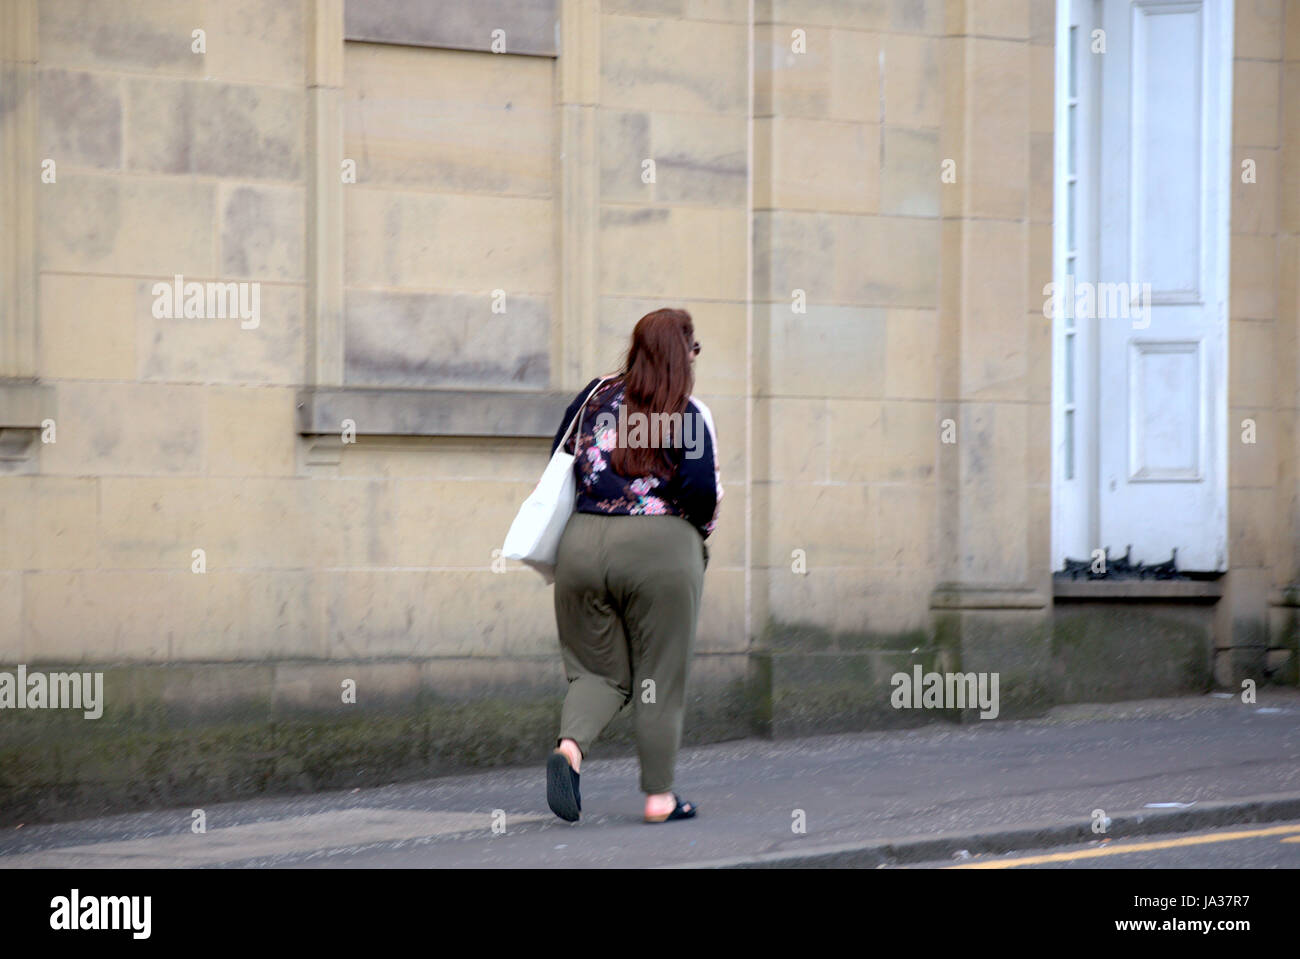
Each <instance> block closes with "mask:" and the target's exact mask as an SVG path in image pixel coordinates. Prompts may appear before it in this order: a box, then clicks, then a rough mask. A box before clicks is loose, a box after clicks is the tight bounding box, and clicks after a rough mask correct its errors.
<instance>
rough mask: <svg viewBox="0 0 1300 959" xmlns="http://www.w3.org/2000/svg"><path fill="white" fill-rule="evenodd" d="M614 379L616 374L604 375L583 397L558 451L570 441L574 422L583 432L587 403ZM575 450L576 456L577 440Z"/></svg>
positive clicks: (579, 430) (562, 449) (557, 448)
mask: <svg viewBox="0 0 1300 959" xmlns="http://www.w3.org/2000/svg"><path fill="white" fill-rule="evenodd" d="M612 379H614V376H602V377H601V378H600V380H599V381H598V382H597V383H596V385H595V386H593V387H592V388H591V391H590V392H588V393H587V395H586V396H584V397H583V398H582V405H581V406H579V407H578V412H577V414H576V415H575V416H574V417H573V419H571V420H569V428H568V429H566V430H565V431H564V439H562V440H560V445H559V446H557V447H556V450H557V451H559V452H563V451H564V444H565V443H567V442H569V434H570V433H572V432H573V424H574V423H577V424H578V433H579V434H581V433H582V414H583V413H585V412H586V411H587V404H588V403H590V402H591V398H592V397H593V396H594V395H595V394H596V391H597V390H598V389H600V388H601V386H602V385H603V384H604V383H606V382H608V381H609V380H612ZM573 452H574V455H575V456H576V455H577V452H578V444H577V442H576V441H575V442H574V444H573Z"/></svg>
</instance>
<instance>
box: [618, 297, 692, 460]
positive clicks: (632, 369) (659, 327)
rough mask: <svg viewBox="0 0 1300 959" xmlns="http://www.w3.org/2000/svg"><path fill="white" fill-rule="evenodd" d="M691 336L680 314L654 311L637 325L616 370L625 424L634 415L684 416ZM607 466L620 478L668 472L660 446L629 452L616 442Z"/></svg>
mask: <svg viewBox="0 0 1300 959" xmlns="http://www.w3.org/2000/svg"><path fill="white" fill-rule="evenodd" d="M694 338H695V323H694V321H692V320H691V315H690V314H689V313H687V312H686V311H685V310H673V309H662V310H654V311H653V312H650V313H647V314H646V315H645V316H643V317H641V319H640V320H638V321H637V324H636V327H635V328H634V329H633V330H632V343H631V345H630V346H629V347H628V350H627V360H626V362H625V363H624V364H623V370H622V372H621V379H622V381H623V404H624V405H625V406H626V407H627V412H628V418H629V420H630V419H631V416H632V414H634V413H641V414H644V415H646V416H650V415H653V414H655V413H667V414H672V413H685V412H686V403H687V399H688V398H689V397H690V395H691V391H692V390H693V389H694V388H695V370H694V369H692V367H691V345H692V343H693V341H694ZM678 439H679V440H680V437H679V438H678ZM610 465H611V466H612V467H613V468H614V472H616V473H618V474H619V475H620V476H625V477H628V478H632V479H635V478H636V477H640V476H657V477H658V478H659V479H663V480H666V479H668V478H670V477H671V476H672V475H673V470H674V466H673V462H672V460H671V459H669V456H668V450H667V448H666V447H665V446H663V445H661V446H660V448H655V447H653V446H641V447H635V448H629V447H626V446H624V445H622V444H619V445H618V446H616V447H615V448H614V450H613V451H612V452H611V454H610Z"/></svg>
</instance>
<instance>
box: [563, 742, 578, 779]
mask: <svg viewBox="0 0 1300 959" xmlns="http://www.w3.org/2000/svg"><path fill="white" fill-rule="evenodd" d="M560 752H562V753H564V758H565V759H567V760H568V761H569V765H570V766H572V767H573V771H574V772H575V773H580V772H582V769H581V768H579V767H581V766H582V750H581V749H579V748H578V744H577V743H575V742H574V741H573V740H572V739H561V740H560Z"/></svg>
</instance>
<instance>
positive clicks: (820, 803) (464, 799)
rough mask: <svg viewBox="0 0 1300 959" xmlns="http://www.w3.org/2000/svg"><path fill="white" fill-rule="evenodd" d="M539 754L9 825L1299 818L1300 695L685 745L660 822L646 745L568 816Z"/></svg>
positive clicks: (360, 844) (610, 845)
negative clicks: (674, 793) (323, 786)
mask: <svg viewBox="0 0 1300 959" xmlns="http://www.w3.org/2000/svg"><path fill="white" fill-rule="evenodd" d="M688 721H689V719H688ZM543 759H544V757H540V756H539V757H538V761H537V763H536V764H535V765H534V766H530V767H527V768H510V769H499V770H493V771H488V772H481V773H476V774H472V775H463V776H453V777H446V778H442V779H436V780H429V781H425V782H419V783H410V784H395V785H391V786H386V787H382V788H375V789H357V790H351V791H348V792H338V793H320V794H313V795H308V796H301V797H289V798H281V799H263V800H256V801H250V802H237V803H225V804H213V805H211V806H210V807H206V808H204V809H203V810H202V812H203V819H204V825H205V831H204V832H201V833H199V832H195V831H194V829H193V828H192V824H193V822H194V821H195V817H194V810H192V809H188V808H187V809H179V810H168V811H160V812H148V813H140V814H133V815H125V816H114V817H107V818H103V819H96V820H86V821H81V822H73V823H61V824H54V825H40V826H26V827H20V828H9V829H6V830H4V832H3V835H2V836H0V868H24V867H36V868H57V867H82V868H84V867H91V868H94V867H119V868H120V867H132V866H162V867H212V866H299V867H387V866H393V867H489V868H491V867H497V868H499V867H507V868H508V867H542V868H557V867H566V866H576V867H610V866H613V867H629V866H630V867H651V866H701V865H745V864H752V865H763V864H766V865H777V866H780V865H863V866H869V865H877V864H882V863H888V862H924V861H930V860H934V859H943V858H947V857H949V856H950V855H951V854H952V853H953V852H955V851H956V850H959V849H968V850H970V851H973V852H978V851H1010V850H1014V849H1042V848H1050V847H1052V846H1057V845H1065V844H1070V843H1078V842H1079V841H1080V840H1087V839H1088V838H1090V837H1092V836H1094V835H1098V834H1094V833H1092V830H1091V825H1092V823H1093V822H1101V821H1105V820H1109V822H1108V824H1107V830H1108V833H1107V834H1108V835H1110V836H1111V837H1117V836H1135V835H1154V834H1156V833H1159V832H1172V831H1178V830H1180V829H1197V828H1209V827H1212V826H1218V825H1223V824H1227V823H1234V822H1268V821H1284V820H1288V819H1290V820H1294V819H1296V818H1300V691H1295V690H1269V691H1264V692H1261V694H1260V696H1259V701H1258V702H1257V703H1254V704H1243V703H1242V702H1241V701H1240V699H1239V698H1238V697H1235V696H1232V697H1226V696H1222V695H1220V696H1214V695H1211V696H1197V697H1186V698H1180V699H1167V700H1144V701H1139V702H1130V703H1116V704H1106V705H1097V706H1068V707H1058V708H1056V709H1054V710H1052V712H1051V713H1049V714H1048V716H1046V717H1045V718H1042V719H1036V720H1020V721H992V722H984V723H976V724H973V725H963V726H955V725H952V724H947V723H943V724H935V725H931V726H927V727H924V728H920V729H912V730H905V731H891V732H874V733H857V734H841V735H834V736H820V737H812V738H807V739H799V740H784V741H779V742H768V741H763V740H743V741H736V742H730V743H722V744H715V745H711V746H706V747H701V748H696V749H690V750H684V751H683V753H682V755H681V757H680V759H679V764H678V791H679V792H680V793H681V794H682V795H683V796H685V797H686V798H689V799H692V800H694V801H695V802H696V803H697V804H698V805H699V807H700V814H699V816H698V818H697V819H695V820H692V821H687V822H677V823H668V824H664V825H656V826H651V825H646V824H644V823H642V822H641V819H640V816H641V801H642V799H641V796H640V794H639V793H637V792H636V787H637V768H636V762H635V760H633V759H611V760H601V759H600V758H599V756H598V755H597V756H593V757H592V758H590V759H589V760H588V762H586V763H585V764H584V765H583V774H582V799H583V818H582V820H581V821H580V822H578V823H576V824H572V825H570V824H567V823H564V822H562V821H560V820H558V819H556V818H555V817H554V816H553V815H551V813H550V812H549V811H548V810H547V808H546V800H545V793H544V782H545V775H544V769H543ZM1097 810H1101V814H1100V815H1098V814H1097V812H1096V811H1097ZM801 824H802V826H803V827H804V830H805V831H803V832H797V831H796V829H797V828H798V827H799V826H800V825H801Z"/></svg>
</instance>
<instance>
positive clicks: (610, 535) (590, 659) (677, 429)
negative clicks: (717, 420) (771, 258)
mask: <svg viewBox="0 0 1300 959" xmlns="http://www.w3.org/2000/svg"><path fill="white" fill-rule="evenodd" d="M699 352H700V344H699V343H698V342H696V340H695V327H694V323H693V322H692V320H691V316H690V314H689V313H687V312H686V311H685V310H670V309H663V310H655V311H654V312H651V313H647V314H646V315H645V316H643V317H642V318H641V319H640V321H638V323H637V325H636V328H635V329H634V330H633V331H632V342H631V345H630V346H629V348H628V353H627V360H626V362H625V364H624V366H623V369H622V370H621V371H620V372H618V373H616V374H613V375H611V376H608V377H600V378H597V379H595V380H592V381H591V382H590V383H588V384H587V386H586V387H584V388H583V390H582V392H581V393H579V394H578V396H577V397H575V399H574V401H573V403H572V404H570V406H569V408H568V410H567V411H566V412H565V415H564V421H563V422H562V423H561V424H560V428H559V431H558V432H557V433H556V435H555V441H554V443H553V444H552V447H551V452H552V453H554V452H555V450H556V449H557V448H558V447H559V445H560V443H561V442H564V443H565V449H566V451H572V452H573V453H574V454H575V459H574V472H575V479H576V484H577V501H576V503H575V504H574V508H575V512H574V514H573V515H572V516H571V517H570V519H569V522H568V525H567V526H566V527H565V529H564V535H563V537H562V538H561V539H560V546H559V553H558V555H557V558H556V566H555V622H556V626H557V627H558V629H559V634H560V648H561V652H562V653H563V656H564V667H565V675H566V676H567V678H568V681H569V689H568V693H567V695H566V696H565V699H564V711H563V714H562V716H561V720H560V733H559V738H558V739H557V747H558V748H557V749H556V750H555V751H554V752H553V753H552V754H551V756H550V758H549V760H548V762H547V767H546V798H547V802H548V803H549V804H550V807H551V810H552V811H553V812H554V813H555V814H556V815H557V816H559V817H561V818H562V819H566V820H568V821H570V822H573V821H575V820H576V819H577V818H578V816H579V813H580V812H581V809H582V800H581V794H580V792H579V788H578V787H579V771H580V768H581V764H582V760H583V757H584V756H586V754H587V751H588V749H589V748H590V746H591V744H592V743H593V742H594V741H595V740H596V738H597V737H598V736H599V735H600V733H601V731H602V730H604V728H605V726H606V725H608V723H609V721H610V720H611V719H613V718H614V716H615V714H616V713H618V711H619V710H620V709H621V708H622V707H623V706H624V705H626V704H627V702H628V701H629V700H633V701H634V703H635V705H634V709H635V728H636V743H637V755H638V756H639V758H640V761H641V790H642V791H643V792H644V793H645V794H646V802H645V819H646V821H647V822H666V821H668V820H673V819H689V818H690V817H692V816H694V815H695V812H696V808H695V805H694V804H693V803H691V802H687V801H683V800H681V799H680V798H679V797H678V796H677V794H676V793H675V792H673V771H674V767H675V765H676V762H677V749H678V746H679V745H680V743H681V736H682V720H683V715H684V712H685V707H686V684H687V674H688V672H689V667H690V658H691V654H692V651H693V650H694V648H695V626H696V620H697V618H698V616H699V609H700V595H701V592H702V589H703V584H704V569H705V567H706V566H707V565H708V548H707V547H706V546H705V544H704V541H705V539H707V538H708V536H709V534H710V533H712V532H713V527H714V523H715V522H716V520H717V510H718V503H719V501H720V500H721V499H722V484H721V481H720V479H719V475H718V465H717V453H716V448H715V435H714V430H713V416H712V414H711V413H710V412H709V408H708V407H707V406H705V405H704V404H703V403H701V402H700V401H699V400H697V399H695V398H694V397H693V396H691V390H692V389H693V388H694V385H695V369H694V360H695V357H696V356H698V355H699ZM575 417H578V426H577V428H576V429H575V430H574V431H573V432H572V435H571V436H570V437H569V439H568V440H567V441H566V439H565V436H566V433H568V432H569V428H570V424H571V423H572V422H573V420H574V418H575Z"/></svg>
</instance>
